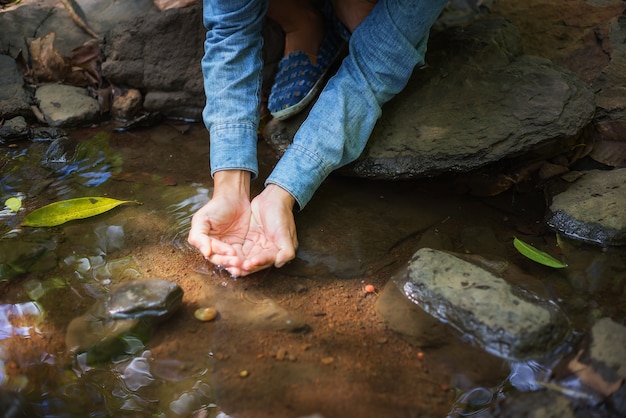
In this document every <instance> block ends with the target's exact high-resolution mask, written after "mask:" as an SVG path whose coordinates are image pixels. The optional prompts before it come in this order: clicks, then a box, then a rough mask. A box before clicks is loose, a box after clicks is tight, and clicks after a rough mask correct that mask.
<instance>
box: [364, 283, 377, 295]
mask: <svg viewBox="0 0 626 418" xmlns="http://www.w3.org/2000/svg"><path fill="white" fill-rule="evenodd" d="M375 291H376V288H375V287H374V285H373V284H366V285H365V293H374V292H375Z"/></svg>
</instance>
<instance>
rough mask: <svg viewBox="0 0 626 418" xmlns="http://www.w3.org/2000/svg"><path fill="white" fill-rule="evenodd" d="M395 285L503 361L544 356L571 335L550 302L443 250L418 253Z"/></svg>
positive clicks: (435, 315)
mask: <svg viewBox="0 0 626 418" xmlns="http://www.w3.org/2000/svg"><path fill="white" fill-rule="evenodd" d="M394 281H395V282H396V284H397V285H398V286H399V287H400V288H401V289H402V291H403V292H404V294H405V295H406V296H407V297H408V298H409V299H411V300H412V301H413V302H415V303H417V304H418V305H419V306H420V307H422V309H424V310H425V311H426V312H428V313H429V314H431V315H433V316H434V317H436V318H438V319H440V320H441V321H444V322H447V323H449V324H450V325H452V326H453V327H455V328H456V329H457V330H459V331H460V332H461V333H462V334H464V335H466V336H468V337H470V338H471V340H473V341H475V342H476V343H478V345H480V346H481V347H483V348H484V349H485V350H486V351H488V352H490V353H492V354H494V355H497V356H499V357H503V358H509V359H514V360H520V359H527V358H540V357H542V356H544V355H546V354H548V353H549V352H550V350H552V349H554V348H555V347H557V346H558V345H560V344H561V343H563V342H564V341H565V339H566V337H567V335H568V334H569V325H568V321H567V319H566V318H565V317H564V316H563V314H562V313H561V312H560V311H559V310H558V309H557V307H556V306H555V305H554V304H552V303H551V302H549V301H546V300H541V299H540V298H538V297H536V296H534V295H531V294H528V293H525V292H522V291H521V290H520V289H517V288H514V287H513V286H511V285H510V284H509V283H507V282H506V281H505V280H504V279H502V278H500V277H497V276H496V275H494V274H493V273H491V272H490V271H487V270H485V269H483V268H481V267H479V266H477V265H475V264H472V263H469V262H467V261H464V260H462V259H460V258H458V257H456V256H454V255H452V254H449V253H445V252H443V251H438V250H434V249H430V248H422V249H420V250H418V251H417V252H416V253H415V254H414V255H413V257H412V258H411V260H410V262H409V264H408V266H407V268H406V271H402V272H401V273H400V274H398V275H397V276H396V277H395V278H394Z"/></svg>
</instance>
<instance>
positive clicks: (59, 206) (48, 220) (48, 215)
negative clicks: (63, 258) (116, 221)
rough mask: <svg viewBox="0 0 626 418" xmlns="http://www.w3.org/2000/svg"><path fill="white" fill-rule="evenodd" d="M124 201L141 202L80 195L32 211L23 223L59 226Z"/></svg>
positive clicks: (102, 211) (100, 211)
mask: <svg viewBox="0 0 626 418" xmlns="http://www.w3.org/2000/svg"><path fill="white" fill-rule="evenodd" d="M124 203H136V204H141V203H139V202H135V201H132V200H117V199H111V198H108V197H79V198H77V199H68V200H62V201H60V202H55V203H51V204H49V205H46V206H44V207H41V208H39V209H36V210H34V211H32V212H31V213H29V214H28V215H26V217H25V218H24V220H23V221H22V225H23V226H34V227H40V226H57V225H61V224H63V223H65V222H68V221H73V220H76V219H84V218H89V217H92V216H96V215H99V214H101V213H104V212H107V211H109V210H111V209H113V208H115V207H117V206H119V205H122V204H124Z"/></svg>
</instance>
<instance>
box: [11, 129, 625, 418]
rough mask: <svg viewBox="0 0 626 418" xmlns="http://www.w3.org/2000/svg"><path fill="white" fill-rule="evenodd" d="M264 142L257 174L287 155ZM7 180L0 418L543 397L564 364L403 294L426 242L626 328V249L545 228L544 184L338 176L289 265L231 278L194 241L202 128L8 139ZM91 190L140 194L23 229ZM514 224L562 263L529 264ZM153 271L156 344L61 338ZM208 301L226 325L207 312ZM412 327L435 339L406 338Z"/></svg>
mask: <svg viewBox="0 0 626 418" xmlns="http://www.w3.org/2000/svg"><path fill="white" fill-rule="evenodd" d="M259 148H260V165H261V170H262V173H261V177H262V178H263V176H265V175H267V173H268V172H269V170H271V167H272V164H273V163H274V161H275V156H274V155H273V153H272V152H271V151H270V150H269V149H267V148H266V147H265V146H264V144H263V143H260V144H259ZM0 172H1V180H0V186H1V193H0V197H1V199H2V202H5V201H6V199H8V198H10V197H18V198H20V199H22V209H20V210H19V211H18V212H17V213H14V212H13V211H11V210H9V209H7V208H5V209H4V210H3V211H2V212H0V250H1V251H2V252H3V254H2V261H3V264H2V271H1V274H2V277H1V278H0V410H2V411H4V412H3V413H0V416H4V417H21V416H29V417H36V416H41V417H44V416H45V417H53V416H54V417H87V416H89V417H108V416H133V417H143V416H158V417H179V416H180V417H182V416H194V417H222V418H225V417H229V416H232V417H255V418H259V417H273V418H277V417H278V418H280V417H293V418H296V417H304V416H317V417H325V418H333V417H347V416H354V417H365V418H367V417H417V416H419V417H428V416H432V417H443V416H446V415H448V416H470V415H473V416H477V414H482V415H480V416H490V415H485V414H487V412H486V410H485V408H487V407H488V406H489V405H492V404H494V402H497V401H498V399H501V398H503V397H505V396H507V394H508V393H511V392H512V391H517V392H520V391H522V392H523V391H533V390H536V389H537V388H538V386H537V385H536V384H534V383H533V382H535V380H541V379H543V378H545V376H546V375H547V374H549V373H550V367H552V366H553V365H554V363H555V362H556V361H557V360H558V357H556V358H555V357H553V358H550V359H548V360H547V361H546V362H544V363H542V364H539V363H533V362H530V363H523V364H521V363H520V364H512V363H509V362H507V361H505V360H502V359H498V358H496V357H493V356H491V355H489V354H487V353H485V352H483V351H482V350H481V349H480V348H477V347H474V346H473V345H472V344H471V343H470V342H468V341H467V340H466V339H464V338H462V337H463V336H459V335H457V333H455V331H454V330H450V329H447V328H446V326H445V325H442V324H433V323H432V322H428V320H427V319H425V318H423V317H422V316H420V315H424V314H423V313H420V312H419V308H417V307H416V306H415V305H413V304H412V303H411V302H409V301H408V300H407V299H406V298H404V297H402V296H401V295H400V294H399V292H397V290H394V284H393V281H392V280H391V278H392V277H393V275H394V273H395V272H397V271H398V270H400V269H401V268H402V267H403V265H404V264H405V263H406V262H407V260H408V259H409V258H410V256H411V254H412V253H413V252H415V251H416V250H417V249H419V248H420V247H423V246H432V247H434V248H437V247H443V248H452V249H454V250H455V251H458V252H464V253H468V254H470V253H471V254H478V255H482V256H494V257H498V258H500V259H504V260H506V261H508V262H510V263H513V264H516V265H517V266H518V267H519V268H520V270H521V271H522V272H523V273H524V274H522V275H520V276H519V279H518V281H517V282H516V283H515V284H516V285H518V286H521V287H523V288H525V289H527V290H528V291H530V292H532V293H534V294H537V295H540V296H541V297H543V298H546V299H549V300H552V301H554V302H555V303H557V304H558V305H559V306H560V307H561V309H563V310H564V312H566V314H567V315H568V317H569V318H570V320H571V321H572V326H573V328H574V329H575V334H577V335H582V334H584V332H585V331H586V330H587V329H588V327H589V326H590V324H592V323H593V321H594V320H595V319H596V318H599V317H603V316H608V317H612V318H614V319H616V320H618V321H620V320H621V321H622V322H623V320H624V312H626V305H625V303H626V302H625V301H626V297H625V296H626V293H625V292H626V287H625V282H626V255H625V254H624V252H623V251H620V250H619V249H601V248H597V247H593V246H586V245H581V244H577V243H575V242H571V241H567V240H564V239H560V238H559V239H557V237H556V236H555V234H554V233H553V232H551V231H549V230H547V229H546V228H545V227H544V225H543V222H542V220H543V216H544V210H545V206H544V202H543V196H542V192H541V190H540V189H539V188H534V187H527V185H520V186H519V187H516V188H513V189H511V190H509V191H507V192H504V193H502V194H500V195H498V196H494V197H482V198H478V197H475V196H472V195H470V194H469V193H467V190H466V189H464V188H463V187H462V186H461V185H460V184H461V183H459V182H457V181H455V180H454V179H438V180H419V181H411V182H402V183H386V182H377V181H367V180H360V179H351V178H344V177H338V176H333V177H331V178H330V179H328V181H327V182H326V183H325V184H324V185H323V186H322V188H321V189H320V190H319V191H318V193H317V195H316V197H315V198H314V200H313V201H312V202H311V203H310V205H309V206H307V208H305V210H304V211H302V212H300V213H298V214H297V215H296V223H297V225H298V237H299V241H300V248H299V251H298V256H297V259H296V260H294V261H293V262H292V263H290V264H288V265H287V266H285V267H284V268H282V269H269V270H266V271H264V272H260V273H257V274H255V275H253V276H251V277H248V278H243V279H233V278H231V277H229V276H228V275H227V274H226V273H225V272H223V271H219V270H218V269H216V268H215V267H214V266H211V265H209V264H208V263H206V262H205V261H204V260H202V259H201V257H200V256H199V255H198V254H197V253H196V252H195V251H194V250H193V249H191V248H189V246H188V245H187V244H186V234H187V231H188V227H189V218H190V216H191V215H192V214H193V213H194V212H195V211H196V210H197V209H198V208H199V207H201V206H202V205H203V204H204V203H205V202H206V201H207V199H208V198H209V196H210V193H211V181H210V175H209V165H208V137H207V134H206V132H205V130H204V128H203V127H201V126H199V125H191V126H189V125H185V124H176V125H175V124H163V125H160V126H158V127H154V128H150V129H145V130H137V131H131V132H113V131H112V130H111V129H110V128H108V127H106V126H104V127H100V128H90V129H83V130H75V131H71V132H70V133H69V138H67V139H66V140H62V141H57V142H55V143H50V142H33V143H31V142H29V143H16V144H12V145H3V146H2V147H1V148H0ZM531 186H532V185H531ZM260 187H262V184H261V182H260V181H257V182H255V184H254V188H255V192H258V190H259V188H260ZM83 196H107V197H112V198H117V199H121V200H131V201H136V202H140V203H141V205H124V206H121V207H118V208H116V209H113V210H111V211H110V212H107V213H105V214H102V215H98V216H95V217H92V218H88V219H84V220H79V221H71V222H69V223H67V224H64V225H61V226H58V227H52V228H28V227H22V226H20V222H21V220H22V219H23V217H24V216H25V215H26V213H28V212H30V211H32V210H33V209H35V208H38V207H41V206H43V205H45V204H48V203H51V202H55V201H59V200H63V199H69V198H75V197H83ZM513 236H520V237H523V238H524V239H525V240H527V241H530V242H532V243H533V244H535V245H537V246H538V247H540V248H542V249H544V250H546V251H548V252H551V253H553V254H555V255H556V256H558V257H563V258H566V259H567V260H568V263H569V267H568V268H567V269H563V270H554V269H550V268H547V267H544V266H540V265H537V264H535V263H533V262H532V261H530V260H528V259H525V258H524V257H522V256H521V255H520V254H519V253H517V252H516V250H515V249H514V248H513V247H512V245H511V241H512V237H513ZM147 277H161V278H164V279H167V280H172V281H175V282H177V283H178V284H179V285H180V286H181V287H182V288H183V290H184V292H185V294H184V298H183V307H182V308H181V309H180V311H178V312H177V313H176V314H175V315H174V316H173V317H172V318H170V319H168V320H166V321H165V322H163V323H161V324H158V325H157V326H155V327H154V329H153V330H152V331H151V334H150V336H149V337H147V338H137V337H136V336H126V337H124V338H123V339H122V348H121V349H120V350H118V351H117V352H116V353H115V354H114V355H110V356H107V357H106V358H105V359H104V360H98V361H93V359H89V358H87V357H86V356H85V355H82V354H76V353H72V352H70V351H69V350H68V349H67V347H66V344H65V337H66V335H65V333H66V330H67V326H68V324H69V323H70V321H71V320H72V319H73V318H75V317H77V316H80V315H82V314H83V313H84V312H85V311H86V310H87V309H89V307H90V306H91V305H93V303H94V301H96V300H97V299H98V298H101V297H103V295H105V294H106V293H107V292H108V291H109V289H110V288H111V287H112V285H114V284H115V283H116V282H117V281H119V280H121V279H124V280H133V279H141V278H147ZM367 284H371V285H373V286H374V287H375V289H376V290H375V292H366V291H365V290H364V289H365V285H367ZM207 306H211V307H215V308H216V309H217V310H218V312H219V315H218V317H217V319H216V320H214V321H211V322H201V321H198V320H197V319H195V318H194V312H195V310H196V309H197V308H199V307H207ZM420 318H422V319H420ZM420 321H421V322H420ZM420 324H421V325H420ZM424 324H430V325H428V326H426V325H424ZM420 326H421V327H422V328H424V327H426V328H425V331H424V333H425V334H426V337H424V336H422V337H416V336H415V335H411V332H404V331H406V330H407V329H409V330H410V329H413V328H415V327H420ZM428 327H431V328H428ZM481 411H482V412H481ZM314 414H317V415H314Z"/></svg>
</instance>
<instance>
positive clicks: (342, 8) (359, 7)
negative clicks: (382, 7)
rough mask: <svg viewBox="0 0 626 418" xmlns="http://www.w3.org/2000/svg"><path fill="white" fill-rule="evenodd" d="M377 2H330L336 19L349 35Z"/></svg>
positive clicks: (369, 0) (342, 0) (375, 0)
mask: <svg viewBox="0 0 626 418" xmlns="http://www.w3.org/2000/svg"><path fill="white" fill-rule="evenodd" d="M377 1H378V0H332V3H333V9H334V10H335V14H336V15H337V18H338V19H339V20H340V21H341V22H342V23H343V24H344V25H345V26H346V28H347V29H348V31H350V33H352V32H354V29H356V27H357V26H358V25H359V24H360V23H361V22H362V21H363V20H364V19H365V18H366V17H367V15H369V14H370V12H371V11H372V9H373V8H374V5H375V4H376V2H377Z"/></svg>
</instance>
